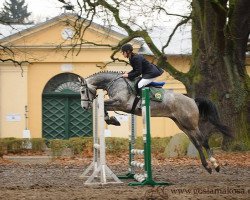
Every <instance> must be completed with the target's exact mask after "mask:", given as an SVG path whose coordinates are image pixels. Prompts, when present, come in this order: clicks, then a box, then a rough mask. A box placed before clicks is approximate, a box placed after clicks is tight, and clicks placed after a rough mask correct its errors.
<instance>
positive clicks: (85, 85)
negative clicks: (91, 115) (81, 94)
mask: <svg viewBox="0 0 250 200" xmlns="http://www.w3.org/2000/svg"><path fill="white" fill-rule="evenodd" d="M81 87H85V88H86V93H87V99H82V98H81V101H87V102H91V103H93V100H94V99H95V98H96V97H97V95H96V92H92V91H91V90H90V89H89V88H88V85H87V83H85V84H81ZM95 91H96V90H95ZM89 93H91V94H92V95H93V99H91V98H90V96H89Z"/></svg>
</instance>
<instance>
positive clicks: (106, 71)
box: [87, 70, 124, 78]
mask: <svg viewBox="0 0 250 200" xmlns="http://www.w3.org/2000/svg"><path fill="white" fill-rule="evenodd" d="M98 74H124V72H123V71H108V70H104V71H99V72H96V73H94V74H91V75H90V76H88V77H87V78H91V77H93V76H95V75H98Z"/></svg>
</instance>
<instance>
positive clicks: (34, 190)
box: [0, 152, 250, 200]
mask: <svg viewBox="0 0 250 200" xmlns="http://www.w3.org/2000/svg"><path fill="white" fill-rule="evenodd" d="M216 158H217V159H218V160H219V163H220V164H221V172H220V173H216V172H215V171H213V173H212V174H211V175H210V174H208V173H207V172H206V171H205V169H203V167H202V166H201V164H200V161H199V160H198V159H191V158H179V159H164V160H156V159H154V160H153V165H154V166H153V176H154V179H155V180H157V181H168V182H171V183H173V185H171V186H165V187H150V186H144V187H138V186H136V187H131V186H128V185H127V184H128V183H129V182H131V180H123V181H124V182H123V184H120V185H105V186H100V185H99V186H98V185H97V186H92V187H90V186H85V185H84V181H85V180H82V179H80V178H79V176H80V175H81V174H82V172H83V171H84V169H85V168H86V167H87V166H88V165H89V164H90V162H91V158H85V159H82V158H74V159H61V160H54V161H53V162H51V163H48V164H21V163H14V162H10V161H8V160H4V159H0V199H1V200H15V199H16V200H22V199H36V200H40V199H44V200H45V199H46V200H47V199H56V200H57V199H58V200H64V199H65V200H71V199H72V200H73V199H75V200H77V199H102V200H106V199H130V200H133V199H152V200H153V199H162V200H163V199H164V200H168V199H174V200H175V199H177V200H178V199H181V200H184V199H192V200H194V199H202V200H203V199H209V200H212V199H228V200H233V199H250V153H249V152H248V153H230V154H229V153H220V154H217V155H216ZM113 160H115V158H111V157H109V158H108V161H107V162H108V166H109V167H110V168H111V169H112V171H113V172H115V174H124V173H126V172H127V157H126V156H125V155H124V156H121V157H119V159H118V160H117V161H116V162H113Z"/></svg>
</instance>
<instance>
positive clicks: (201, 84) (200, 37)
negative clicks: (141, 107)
mask: <svg viewBox="0 0 250 200" xmlns="http://www.w3.org/2000/svg"><path fill="white" fill-rule="evenodd" d="M220 2H223V1H220ZM235 2H236V3H235V5H234V7H233V10H231V13H230V14H231V16H230V18H229V21H227V12H226V3H227V1H226V0H224V2H223V3H221V4H220V6H221V7H220V6H219V5H218V4H215V3H212V1H211V0H199V1H193V4H192V6H193V30H192V37H193V38H192V39H193V57H192V60H193V66H192V68H193V70H192V71H193V72H194V73H193V74H192V76H190V77H191V79H192V80H191V83H192V85H193V88H192V87H187V90H188V94H189V95H191V96H195V97H198V96H203V97H207V98H209V99H211V100H212V101H213V102H214V103H215V104H216V105H217V107H218V110H219V113H220V117H221V120H222V122H223V123H224V124H225V125H228V126H229V127H230V128H231V130H232V132H233V133H234V135H235V138H234V140H233V141H230V140H228V139H227V138H225V137H224V141H223V148H224V149H232V148H237V149H247V148H249V139H250V137H249V133H250V127H249V125H250V122H249V110H248V109H249V102H250V101H249V88H250V87H249V83H250V82H249V76H248V75H247V71H246V67H245V63H244V62H245V52H246V44H247V42H245V40H246V41H247V39H248V36H249V30H250V28H249V25H250V23H249V22H250V19H249V13H250V10H249V2H248V1H247V0H238V1H235ZM247 5H248V6H247ZM223 8H225V10H223ZM231 8H232V7H231ZM194 69H195V70H194Z"/></svg>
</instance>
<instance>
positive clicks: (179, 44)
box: [0, 13, 192, 55]
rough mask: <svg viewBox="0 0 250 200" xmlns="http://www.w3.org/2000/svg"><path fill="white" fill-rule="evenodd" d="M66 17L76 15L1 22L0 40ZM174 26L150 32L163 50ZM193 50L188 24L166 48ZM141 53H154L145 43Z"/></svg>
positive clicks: (116, 31) (168, 50)
mask: <svg viewBox="0 0 250 200" xmlns="http://www.w3.org/2000/svg"><path fill="white" fill-rule="evenodd" d="M65 17H68V18H74V17H75V15H72V14H68V13H64V14H62V15H59V16H57V17H54V18H52V19H50V20H47V21H45V22H42V23H39V24H33V25H30V24H29V25H11V26H9V25H2V24H0V30H1V31H0V42H3V41H7V40H9V39H11V38H13V37H18V36H21V35H24V34H25V33H27V32H29V31H31V30H33V29H36V28H39V27H42V26H45V25H46V24H48V23H54V22H57V21H58V20H61V19H64V18H65ZM92 26H93V27H94V28H97V29H102V30H104V31H107V32H109V33H112V34H113V35H116V36H118V37H125V36H126V33H124V32H122V31H121V30H120V29H118V28H116V29H110V28H107V27H105V26H102V25H100V24H97V23H94V22H93V23H92ZM173 29H174V27H166V26H161V27H160V26H157V27H154V29H153V30H152V31H150V32H149V34H150V36H151V37H152V39H153V41H154V43H155V44H156V46H157V47H158V48H159V49H160V50H161V48H162V46H163V45H165V43H166V42H167V40H168V38H169V36H170V34H171V33H172V31H173ZM135 42H136V43H137V42H138V43H140V44H143V42H142V41H141V42H140V40H136V41H135ZM191 50H192V44H191V25H186V26H182V27H180V28H178V29H177V30H176V32H175V34H174V36H173V37H172V40H171V42H170V43H169V46H168V47H167V48H166V49H165V53H166V54H168V55H169V54H171V55H180V54H183V55H187V54H188V55H189V54H191ZM139 53H141V54H146V55H152V52H151V51H150V49H149V48H148V46H147V45H146V44H145V43H144V44H143V45H142V47H141V48H140V50H139Z"/></svg>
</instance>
